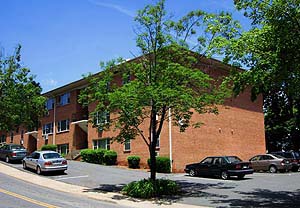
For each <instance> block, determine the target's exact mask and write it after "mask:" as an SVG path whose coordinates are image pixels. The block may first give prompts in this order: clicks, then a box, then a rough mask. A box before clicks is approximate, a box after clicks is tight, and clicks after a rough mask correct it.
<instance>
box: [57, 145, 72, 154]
mask: <svg viewBox="0 0 300 208" xmlns="http://www.w3.org/2000/svg"><path fill="white" fill-rule="evenodd" d="M57 151H58V152H59V153H60V154H68V153H69V144H59V145H57Z"/></svg>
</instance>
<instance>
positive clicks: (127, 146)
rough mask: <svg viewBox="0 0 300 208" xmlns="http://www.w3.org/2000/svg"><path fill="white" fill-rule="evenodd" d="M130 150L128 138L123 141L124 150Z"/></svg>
mask: <svg viewBox="0 0 300 208" xmlns="http://www.w3.org/2000/svg"><path fill="white" fill-rule="evenodd" d="M130 150H131V140H130V139H128V140H127V141H125V142H124V151H130Z"/></svg>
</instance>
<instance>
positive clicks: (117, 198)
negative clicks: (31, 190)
mask: <svg viewBox="0 0 300 208" xmlns="http://www.w3.org/2000/svg"><path fill="white" fill-rule="evenodd" d="M0 172H1V173H3V174H6V175H9V176H12V177H15V178H17V179H20V180H23V181H26V182H29V183H33V184H36V185H39V186H43V187H47V188H50V189H54V190H57V191H61V192H66V193H70V194H74V195H77V196H78V197H82V196H84V197H87V198H91V199H96V200H100V201H104V202H109V203H113V204H117V205H122V206H128V207H137V208H140V207H143V208H152V207H161V208H167V207H168V208H170V207H172V208H181V207H185V208H196V207H197V208H199V207H202V206H195V205H188V204H181V203H170V204H160V203H158V202H151V201H139V200H136V199H128V198H124V196H123V195H121V194H119V193H111V192H108V193H98V192H88V190H90V188H87V187H83V186H77V185H72V184H67V183H63V182H60V181H56V180H52V179H49V178H45V177H41V176H38V175H34V174H31V173H27V172H24V171H20V170H17V169H15V168H13V167H10V166H7V165H4V164H1V163H0ZM202 208H204V207H202Z"/></svg>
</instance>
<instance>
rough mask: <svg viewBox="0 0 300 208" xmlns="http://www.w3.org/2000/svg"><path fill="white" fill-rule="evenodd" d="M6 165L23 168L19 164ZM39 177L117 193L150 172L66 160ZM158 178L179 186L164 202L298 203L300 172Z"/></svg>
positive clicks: (226, 204)
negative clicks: (60, 169)
mask: <svg viewBox="0 0 300 208" xmlns="http://www.w3.org/2000/svg"><path fill="white" fill-rule="evenodd" d="M1 163H3V164H5V163H4V162H2V161H1ZM9 165H10V166H13V167H15V168H17V169H20V170H22V171H24V170H23V169H22V165H21V164H9ZM25 171H26V172H30V171H28V170H25ZM32 173H33V174H35V173H34V172H32ZM41 177H47V178H51V179H53V180H58V181H62V182H65V183H70V184H76V185H80V186H85V187H88V188H89V189H88V190H86V191H90V192H102V193H105V192H107V191H109V192H118V191H119V190H120V189H121V187H122V186H123V185H124V184H126V183H129V182H131V181H135V180H139V179H142V178H148V177H149V172H147V171H145V170H128V169H125V168H120V167H114V166H113V167H109V166H101V165H95V164H88V163H83V162H76V161H69V169H68V170H67V171H66V174H63V175H62V174H47V175H44V176H41ZM158 177H159V178H169V179H172V180H176V181H177V182H178V183H179V184H180V185H181V187H182V194H181V195H180V196H174V197H172V198H168V199H163V200H162V202H165V203H172V202H175V201H176V202H180V203H186V204H193V205H202V206H210V207H299V206H300V184H299V183H300V172H296V173H295V172H289V173H276V174H270V173H254V174H253V175H247V176H246V177H245V179H243V180H237V179H235V178H233V179H231V180H226V181H224V180H221V179H217V178H202V177H190V176H187V175H186V174H183V173H181V174H158Z"/></svg>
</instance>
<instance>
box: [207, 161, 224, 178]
mask: <svg viewBox="0 0 300 208" xmlns="http://www.w3.org/2000/svg"><path fill="white" fill-rule="evenodd" d="M221 169H222V157H215V158H214V160H213V162H212V165H211V167H210V169H209V173H210V175H214V176H218V175H220V173H221Z"/></svg>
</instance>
